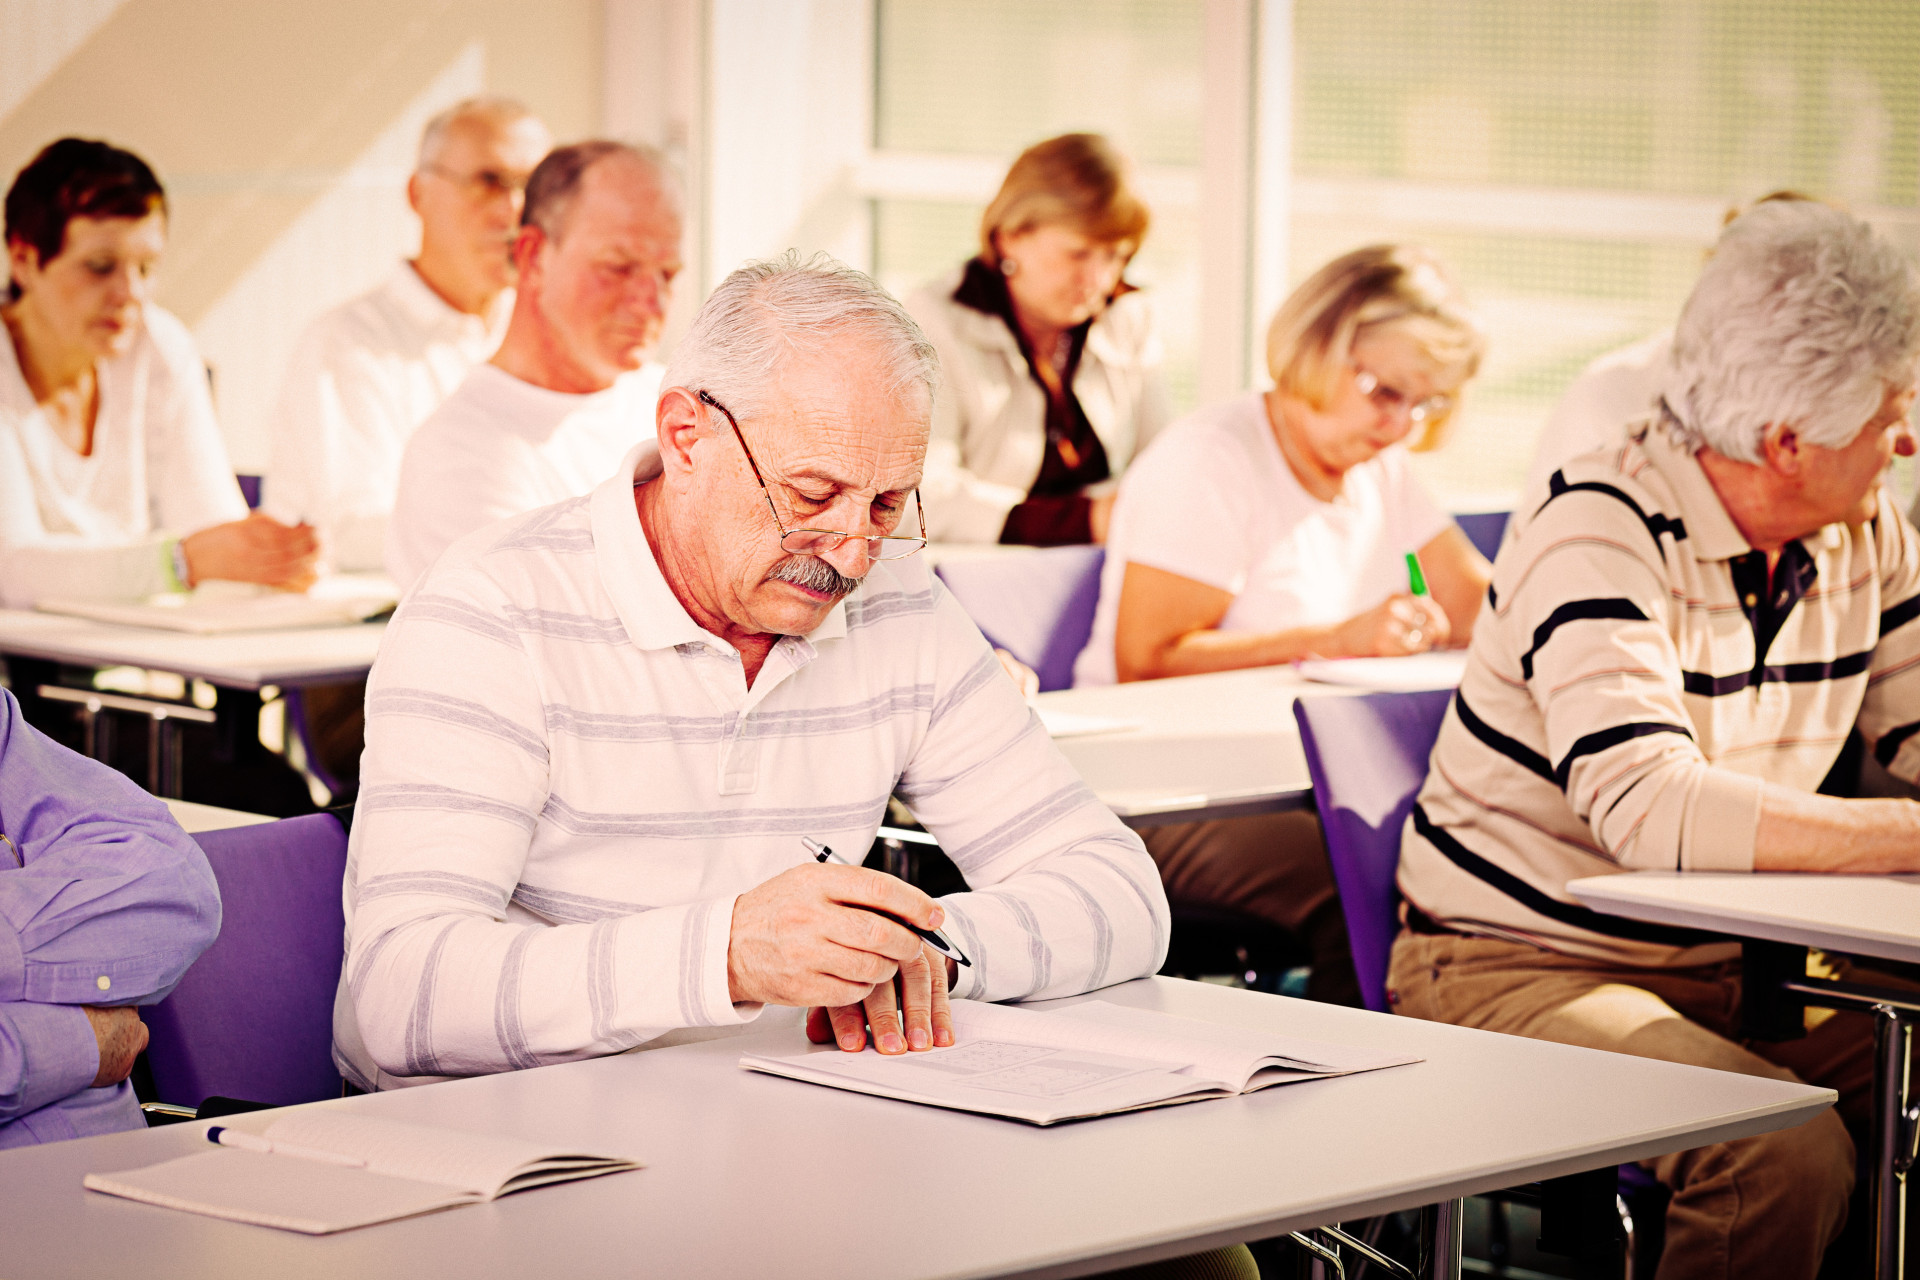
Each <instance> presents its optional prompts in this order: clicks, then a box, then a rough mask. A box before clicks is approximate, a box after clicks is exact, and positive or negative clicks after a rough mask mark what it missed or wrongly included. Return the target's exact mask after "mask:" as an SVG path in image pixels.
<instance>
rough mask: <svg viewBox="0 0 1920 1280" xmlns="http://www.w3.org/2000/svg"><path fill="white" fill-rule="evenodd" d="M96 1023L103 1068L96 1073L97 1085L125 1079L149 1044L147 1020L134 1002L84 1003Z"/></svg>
mask: <svg viewBox="0 0 1920 1280" xmlns="http://www.w3.org/2000/svg"><path fill="white" fill-rule="evenodd" d="M80 1007H81V1008H82V1009H83V1010H85V1011H86V1015H87V1021H88V1022H90V1023H92V1024H93V1039H94V1042H95V1043H96V1044H98V1045H99V1046H100V1069H99V1070H98V1071H96V1072H94V1074H93V1087H94V1088H96V1089H106V1088H110V1087H111V1086H113V1085H116V1084H119V1083H120V1082H121V1081H122V1080H125V1079H126V1078H127V1076H128V1074H129V1073H130V1072H132V1070H133V1060H134V1059H135V1058H137V1057H139V1056H140V1051H141V1050H142V1049H144V1048H146V1047H147V1024H146V1023H144V1022H142V1021H140V1011H139V1010H138V1009H136V1008H134V1007H133V1006H132V1005H130V1004H129V1005H111V1006H108V1005H97V1004H87V1005H81V1006H80Z"/></svg>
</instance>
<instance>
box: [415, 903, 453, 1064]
mask: <svg viewBox="0 0 1920 1280" xmlns="http://www.w3.org/2000/svg"><path fill="white" fill-rule="evenodd" d="M459 925H460V922H459V921H458V920H449V921H447V924H446V927H445V928H444V929H442V930H440V933H439V935H438V936H437V937H435V938H434V940H433V945H432V946H431V947H429V948H427V962H426V964H424V965H422V966H421V971H420V990H419V993H418V994H417V995H416V996H415V997H414V1001H413V1016H412V1017H410V1018H408V1019H407V1074H408V1075H410V1076H437V1075H444V1074H446V1073H445V1072H443V1071H441V1070H440V1059H439V1056H438V1055H437V1054H435V1053H434V1051H433V989H434V987H435V986H436V985H437V984H438V983H439V980H440V953H441V952H443V951H445V950H446V948H447V935H448V934H450V933H452V932H453V931H454V930H455V929H456V928H458V927H459Z"/></svg>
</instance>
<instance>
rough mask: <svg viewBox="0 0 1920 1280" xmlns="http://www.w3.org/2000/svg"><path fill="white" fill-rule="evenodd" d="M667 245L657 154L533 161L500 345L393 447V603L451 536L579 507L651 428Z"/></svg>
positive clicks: (633, 151) (587, 151)
mask: <svg viewBox="0 0 1920 1280" xmlns="http://www.w3.org/2000/svg"><path fill="white" fill-rule="evenodd" d="M680 234H681V195H680V184H679V180H678V179H677V178H676V177H675V176H674V175H673V172H672V170H671V169H670V168H669V167H668V165H667V163H666V161H665V160H664V159H663V158H662V157H661V155H660V154H659V153H658V152H656V151H653V150H651V149H648V148H642V147H631V146H627V145H626V144H624V143H619V142H606V141H595V142H578V143H573V144H571V145H569V146H564V147H559V148H556V149H555V150H554V151H552V152H551V153H549V154H548V156H547V158H546V159H544V160H542V161H541V162H540V165H539V167H538V168H536V169H535V170H534V171H533V176H532V177H531V178H529V179H528V180H527V197H526V206H525V208H523V209H522V210H521V213H520V230H519V233H518V235H517V236H516V237H515V239H514V242H513V260H514V263H515V265H516V266H517V267H518V270H519V279H520V284H519V290H518V293H517V295H516V296H515V298H514V304H513V318H512V319H511V320H510V321H509V322H508V324H507V334H506V337H505V338H503V339H502V340H501V343H500V349H499V350H498V351H497V352H495V353H494V356H493V358H492V359H491V360H489V361H488V362H487V363H485V364H483V365H480V366H478V367H476V368H475V369H474V370H473V371H472V372H471V373H469V374H468V375H467V378H466V380H465V381H464V382H462V383H461V384H460V389H459V390H458V391H455V392H454V393H453V395H452V396H450V397H449V398H448V399H447V401H446V403H444V404H442V405H441V406H440V408H439V409H438V410H436V411H435V412H434V414H433V416H432V417H430V418H428V419H427V421H426V422H424V423H422V424H421V425H420V429H419V430H418V431H416V432H414V435H413V438H412V439H411V440H409V441H408V442H407V450H406V456H405V458H404V459H403V460H402V462H401V465H400V492H399V497H398V501H397V502H396V503H395V506H394V510H393V518H392V519H391V520H390V521H389V522H388V524H387V534H386V567H387V572H388V573H390V574H392V575H393V577H394V580H395V581H396V582H398V583H399V584H400V587H401V588H402V590H404V589H406V588H407V587H409V586H411V585H412V584H413V582H414V580H415V579H417V578H418V577H419V576H420V575H421V574H422V573H424V572H425V571H426V569H427V568H428V566H430V565H431V564H432V563H433V562H434V560H435V558H436V557H438V556H439V554H440V553H441V552H442V551H444V550H446V549H447V547H448V545H449V544H451V543H452V542H454V541H455V540H456V539H458V538H459V537H461V536H462V535H463V534H466V533H470V532H472V531H473V530H475V529H478V528H480V527H481V526H482V525H485V524H488V523H489V522H491V521H494V520H499V519H502V518H504V517H506V516H511V515H518V514H519V513H521V512H523V511H530V510H532V509H533V508H535V507H537V506H541V505H544V504H545V503H549V502H557V501H559V500H560V499H562V498H568V497H572V496H574V495H576V494H581V493H585V492H586V491H587V490H588V489H590V488H592V487H593V486H594V485H595V484H597V483H599V482H600V480H601V479H603V478H604V477H605V476H606V474H607V473H608V472H609V471H611V470H612V469H613V466H614V463H615V462H617V461H618V460H619V459H620V457H621V455H622V454H624V453H625V452H626V451H627V450H628V449H630V448H631V447H632V446H633V444H634V442H635V441H636V440H639V439H640V438H642V437H643V436H645V435H646V434H648V433H649V432H650V431H651V430H652V427H653V406H654V397H655V394H656V392H657V390H658V387H659V384H660V373H661V369H660V367H659V366H658V365H654V364H648V363H647V358H648V356H649V355H650V354H651V353H652V351H653V346H654V344H655V343H656V342H658V341H659V339H660V328H661V325H662V323H663V322H664V321H665V318H666V312H667V306H668V304H669V302H670V301H671V298H672V288H673V280H674V277H675V276H676V275H678V274H679V272H680Z"/></svg>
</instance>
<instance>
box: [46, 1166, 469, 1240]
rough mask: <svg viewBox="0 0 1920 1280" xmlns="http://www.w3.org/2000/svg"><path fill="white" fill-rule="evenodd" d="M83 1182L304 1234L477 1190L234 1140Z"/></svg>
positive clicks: (419, 1209)
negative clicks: (242, 1145) (240, 1147)
mask: <svg viewBox="0 0 1920 1280" xmlns="http://www.w3.org/2000/svg"><path fill="white" fill-rule="evenodd" d="M84 1185H85V1186H86V1187H87V1189H88V1190H90V1191H102V1192H105V1193H106V1194H108V1195H115V1196H122V1197H125V1198H126V1199H129V1200H140V1201H144V1202H145V1203H147V1204H154V1205H159V1206H160V1207H161V1208H164V1209H183V1210H185V1211H187V1212H188V1213H200V1214H205V1215H207V1216H208V1217H212V1218H225V1219H227V1220H228V1221H230V1222H248V1223H252V1224H254V1225H255V1226H261V1227H278V1228H279V1229H280V1230H282V1231H299V1232H304V1233H305V1234H308V1235H324V1234H326V1233H328V1232H333V1231H345V1230H347V1229H349V1228H351V1227H364V1226H367V1225H368V1224H370V1223H375V1222H387V1221H390V1220H392V1219H394V1218H406V1217H411V1216H412V1215H414V1214H416V1213H428V1212H431V1211H432V1210H435V1209H444V1208H447V1207H449V1206H452V1205H456V1204H466V1203H469V1202H471V1201H474V1200H478V1199H479V1198H480V1197H478V1196H475V1195H471V1194H467V1193H463V1192H460V1191H456V1190H455V1189H454V1188H452V1187H448V1186H437V1185H434V1184H432V1183H426V1182H413V1181H410V1180H408V1179H405V1178H389V1177H382V1176H381V1175H380V1174H377V1173H370V1172H368V1171H367V1170H365V1169H350V1168H346V1167H344V1166H341V1165H335V1164H325V1163H322V1162H321V1161H318V1160H301V1159H297V1158H294V1157H290V1156H276V1155H266V1154H263V1153H261V1152H256V1151H237V1150H235V1149H233V1148H231V1147H220V1148H217V1149H216V1148H209V1149H208V1150H206V1151H204V1152H202V1153H201V1154H199V1155H191V1156H182V1157H180V1158H179V1159H177V1160H167V1161H164V1162H162V1163H160V1164H155V1165H149V1166H147V1167H146V1168H144V1169H127V1170H123V1171H121V1172H117V1173H90V1174H88V1175H87V1176H86V1178H85V1181H84Z"/></svg>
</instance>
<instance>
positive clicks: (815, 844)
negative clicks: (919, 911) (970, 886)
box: [800, 836, 973, 969]
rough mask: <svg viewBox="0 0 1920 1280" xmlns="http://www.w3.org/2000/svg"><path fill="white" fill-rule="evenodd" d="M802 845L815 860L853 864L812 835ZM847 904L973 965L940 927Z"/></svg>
mask: <svg viewBox="0 0 1920 1280" xmlns="http://www.w3.org/2000/svg"><path fill="white" fill-rule="evenodd" d="M800 847H801V848H803V849H805V850H806V851H807V853H808V854H809V855H810V856H811V857H812V858H813V860H814V861H815V862H837V863H839V864H840V865H841V866H843V867H850V866H852V865H853V864H852V863H850V862H848V861H847V860H846V859H845V858H843V857H841V856H840V855H839V854H837V853H835V852H834V851H833V850H832V849H830V848H828V847H827V846H826V845H824V844H821V843H820V842H819V841H818V840H815V839H813V838H812V837H811V836H801V837H800ZM845 905H846V906H849V907H858V908H859V909H860V910H862V911H871V912H873V914H875V915H877V916H884V917H886V918H887V919H889V920H891V921H893V922H894V923H895V924H897V925H899V926H900V927H901V928H902V929H905V930H907V931H908V932H909V933H912V934H914V935H915V936H917V937H919V938H921V939H923V940H924V941H925V942H926V943H927V945H928V946H930V947H932V948H933V949H934V950H935V951H938V952H939V953H940V954H941V955H943V956H945V957H947V959H949V960H952V961H953V962H955V963H956V964H963V965H966V966H967V967H968V968H969V969H971V968H972V967H973V961H971V960H969V959H967V957H966V953H965V952H963V951H961V950H960V948H959V947H957V946H955V945H954V944H953V940H952V939H951V938H949V937H947V935H946V934H944V933H942V932H940V930H938V929H922V928H921V927H920V926H919V925H917V924H908V923H907V922H906V921H905V920H902V919H901V918H900V917H899V916H896V915H894V914H893V912H891V911H882V910H881V909H880V908H878V907H869V906H867V905H866V904H865V903H863V902H849V903H846V904H845Z"/></svg>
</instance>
